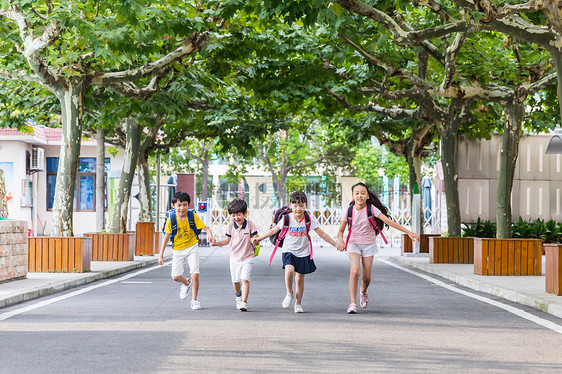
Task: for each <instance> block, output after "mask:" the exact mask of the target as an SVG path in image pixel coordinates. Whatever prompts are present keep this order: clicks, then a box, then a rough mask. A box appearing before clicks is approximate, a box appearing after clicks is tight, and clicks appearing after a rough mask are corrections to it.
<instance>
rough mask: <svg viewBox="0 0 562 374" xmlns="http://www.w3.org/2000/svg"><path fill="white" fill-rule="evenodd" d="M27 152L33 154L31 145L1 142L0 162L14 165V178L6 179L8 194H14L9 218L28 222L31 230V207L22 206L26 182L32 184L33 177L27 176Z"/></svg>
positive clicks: (7, 177) (10, 202) (10, 203)
mask: <svg viewBox="0 0 562 374" xmlns="http://www.w3.org/2000/svg"><path fill="white" fill-rule="evenodd" d="M26 151H29V152H31V144H27V143H24V142H19V141H17V142H13V141H5V140H3V141H1V142H0V162H2V163H3V162H11V163H13V169H12V170H13V174H12V176H7V175H6V176H5V177H6V193H8V194H10V193H11V194H12V199H11V200H10V201H8V218H9V219H15V220H21V221H27V222H28V227H29V228H31V227H32V226H31V225H30V223H31V214H32V209H31V207H30V206H21V205H22V203H24V205H26V204H25V201H22V196H23V193H24V184H25V183H24V182H30V181H31V180H32V179H31V176H29V175H27V174H26V159H25V157H26V153H25V152H26Z"/></svg>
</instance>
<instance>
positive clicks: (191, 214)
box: [162, 209, 201, 243]
mask: <svg viewBox="0 0 562 374" xmlns="http://www.w3.org/2000/svg"><path fill="white" fill-rule="evenodd" d="M168 218H169V219H170V224H171V225H172V233H171V234H170V240H171V241H172V243H173V242H174V237H175V236H176V234H177V233H178V218H177V216H176V210H175V209H170V210H168V212H166V220H165V221H164V226H162V232H163V233H165V231H164V229H165V228H166V222H168ZM187 222H188V223H189V227H190V228H191V229H192V230H193V232H194V233H195V235H196V236H197V238H199V234H201V229H198V228H197V225H196V224H195V211H194V210H193V209H188V210H187Z"/></svg>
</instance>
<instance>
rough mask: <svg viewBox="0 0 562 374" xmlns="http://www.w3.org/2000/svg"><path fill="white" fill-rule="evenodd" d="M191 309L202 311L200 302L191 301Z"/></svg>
mask: <svg viewBox="0 0 562 374" xmlns="http://www.w3.org/2000/svg"><path fill="white" fill-rule="evenodd" d="M191 309H193V310H199V309H201V303H200V302H199V300H191Z"/></svg>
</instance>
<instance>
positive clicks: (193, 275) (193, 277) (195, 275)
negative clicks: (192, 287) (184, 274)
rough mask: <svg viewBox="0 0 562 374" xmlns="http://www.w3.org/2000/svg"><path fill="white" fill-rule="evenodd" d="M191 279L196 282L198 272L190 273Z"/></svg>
mask: <svg viewBox="0 0 562 374" xmlns="http://www.w3.org/2000/svg"><path fill="white" fill-rule="evenodd" d="M191 279H192V280H194V281H196V282H197V281H198V280H199V274H191Z"/></svg>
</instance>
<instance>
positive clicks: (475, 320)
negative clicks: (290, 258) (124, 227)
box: [0, 248, 562, 373]
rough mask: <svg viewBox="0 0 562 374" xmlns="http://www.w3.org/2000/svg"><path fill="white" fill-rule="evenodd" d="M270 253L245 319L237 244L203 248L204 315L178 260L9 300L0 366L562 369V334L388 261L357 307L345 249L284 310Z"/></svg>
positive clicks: (54, 369)
mask: <svg viewBox="0 0 562 374" xmlns="http://www.w3.org/2000/svg"><path fill="white" fill-rule="evenodd" d="M269 253H270V250H269V249H264V250H262V255H261V256H260V257H258V258H257V259H256V263H255V264H254V270H253V273H252V281H251V291H250V299H249V301H248V307H249V311H248V312H245V313H244V312H240V311H238V310H236V309H235V303H234V294H233V291H232V286H231V283H230V274H229V267H228V249H226V248H202V249H201V288H200V297H199V299H200V301H201V305H202V309H201V310H197V311H193V310H191V309H190V307H189V298H188V299H187V300H180V299H179V297H178V295H179V286H178V285H177V284H176V283H174V282H173V281H172V280H171V279H170V275H169V273H170V269H171V268H170V266H169V262H168V263H167V265H164V266H156V267H152V268H147V269H143V270H140V271H137V272H133V273H129V274H127V275H125V276H119V277H116V278H113V279H112V280H109V281H108V280H105V281H99V282H97V283H93V284H90V285H86V286H83V287H81V288H77V289H73V290H70V291H68V292H65V293H63V294H57V295H54V296H52V297H49V298H42V299H39V300H35V301H32V302H28V303H24V304H19V305H15V306H12V307H10V308H5V309H3V310H2V311H1V312H10V311H13V312H15V314H14V315H13V316H12V317H10V318H7V319H5V320H3V321H0V373H160V372H169V373H171V372H219V373H242V372H269V373H281V372H282V373H286V372H302V373H320V372H321V373H332V372H333V373H335V372H338V373H340V372H352V371H353V372H369V373H372V372H381V373H386V372H391V373H394V372H396V373H445V372H446V373H471V372H473V373H483V372H493V373H513V372H522V373H542V372H544V373H561V372H562V354H561V351H560V349H561V347H562V334H560V333H558V332H555V331H552V330H550V329H547V328H545V327H543V326H540V325H538V324H536V323H534V322H532V321H529V320H527V319H524V318H521V317H520V316H518V315H515V314H513V313H510V312H508V311H505V310H503V309H500V308H497V307H495V306H492V305H489V304H486V303H483V302H481V301H478V300H475V299H473V298H471V297H467V296H465V295H462V294H459V293H457V292H452V291H451V290H448V289H445V288H443V287H441V286H439V285H436V284H435V283H432V282H430V281H428V280H425V279H422V278H420V277H418V276H416V275H414V274H411V273H409V272H405V271H402V270H401V269H398V268H396V267H394V266H390V265H389V264H387V263H384V262H382V261H379V260H376V261H375V263H374V266H373V280H374V282H373V284H372V285H371V288H370V293H369V295H370V304H369V307H368V308H367V309H361V308H359V309H360V310H359V313H358V314H356V315H348V314H346V313H345V311H346V309H347V305H348V304H349V295H348V288H347V279H348V271H349V266H348V260H347V256H346V255H345V254H343V253H339V252H337V251H336V250H335V249H329V248H319V249H317V250H316V251H315V256H316V258H315V261H316V264H317V266H318V270H317V271H316V273H314V274H311V275H307V276H306V280H305V295H304V298H303V304H302V305H303V307H304V310H305V313H303V314H295V313H293V310H292V308H291V309H288V310H285V309H282V308H281V301H282V300H283V297H284V294H285V289H284V284H283V271H282V270H281V261H280V257H281V256H280V254H278V255H277V258H276V259H275V261H274V263H273V264H272V266H271V267H268V266H267V261H268V259H269V258H268V255H269ZM446 283H450V282H446ZM470 292H472V293H474V292H473V291H470ZM484 297H486V298H489V296H484ZM501 302H502V303H505V302H503V301H501ZM514 306H515V307H516V308H518V309H520V310H524V311H526V312H528V313H531V314H533V315H535V316H536V317H538V318H542V319H547V320H550V321H551V322H554V323H555V324H558V325H562V321H561V320H559V319H557V318H555V317H552V316H548V315H546V314H544V313H541V312H537V311H535V310H533V309H531V308H525V307H522V306H519V305H514ZM24 308H25V309H24Z"/></svg>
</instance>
